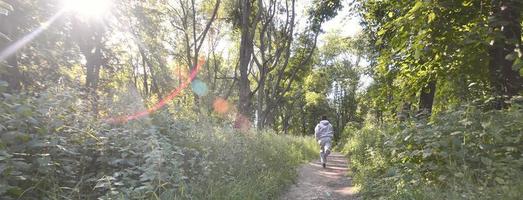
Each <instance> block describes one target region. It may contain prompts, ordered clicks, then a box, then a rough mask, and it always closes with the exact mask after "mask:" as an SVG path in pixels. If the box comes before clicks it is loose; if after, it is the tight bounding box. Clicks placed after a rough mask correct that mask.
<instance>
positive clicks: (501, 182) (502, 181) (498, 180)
mask: <svg viewBox="0 0 523 200" xmlns="http://www.w3.org/2000/svg"><path fill="white" fill-rule="evenodd" d="M494 180H495V181H496V182H497V183H499V184H505V180H503V179H502V178H500V177H496V178H494Z"/></svg>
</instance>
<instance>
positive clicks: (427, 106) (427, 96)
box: [418, 81, 436, 116]
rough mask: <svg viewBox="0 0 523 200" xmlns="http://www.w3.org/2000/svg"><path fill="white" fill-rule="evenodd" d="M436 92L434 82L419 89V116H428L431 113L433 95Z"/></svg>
mask: <svg viewBox="0 0 523 200" xmlns="http://www.w3.org/2000/svg"><path fill="white" fill-rule="evenodd" d="M435 92H436V81H430V82H429V83H428V84H427V85H426V86H425V87H423V88H422V89H421V94H420V98H419V111H418V113H419V114H421V115H425V114H426V115H427V116H430V114H431V113H432V104H434V94H435Z"/></svg>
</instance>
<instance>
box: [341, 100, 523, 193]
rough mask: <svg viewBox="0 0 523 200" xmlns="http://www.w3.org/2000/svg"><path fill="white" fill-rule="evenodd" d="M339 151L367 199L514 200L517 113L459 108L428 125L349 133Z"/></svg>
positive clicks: (522, 135)
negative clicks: (348, 163)
mask: <svg viewBox="0 0 523 200" xmlns="http://www.w3.org/2000/svg"><path fill="white" fill-rule="evenodd" d="M344 134H345V135H346V136H348V138H349V139H348V140H347V141H346V144H345V145H344V147H343V150H344V151H345V153H347V154H348V157H349V158H350V163H351V167H352V168H353V171H354V176H355V180H356V183H357V184H359V185H361V186H362V191H361V193H362V195H363V196H364V197H366V198H369V199H519V198H521V196H523V193H522V192H523V181H521V180H523V179H522V178H523V170H522V169H523V112H522V106H521V105H513V106H512V107H511V108H509V109H508V110H501V111H500V110H490V111H485V110H483V109H482V108H480V107H477V106H464V107H461V108H459V109H457V110H454V111H449V112H446V113H442V114H439V115H438V116H435V117H433V119H432V120H431V121H430V122H426V121H419V120H417V121H416V120H412V121H408V122H405V123H401V124H386V125H382V126H376V125H372V124H367V125H365V126H364V127H362V128H361V129H357V128H354V127H349V128H347V131H346V132H345V133H344Z"/></svg>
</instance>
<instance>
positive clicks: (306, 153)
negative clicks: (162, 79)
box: [0, 90, 316, 199]
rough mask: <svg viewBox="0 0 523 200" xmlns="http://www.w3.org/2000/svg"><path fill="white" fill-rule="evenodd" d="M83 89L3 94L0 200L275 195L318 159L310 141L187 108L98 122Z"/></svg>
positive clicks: (193, 197) (212, 197) (244, 197)
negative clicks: (240, 128) (245, 128)
mask: <svg viewBox="0 0 523 200" xmlns="http://www.w3.org/2000/svg"><path fill="white" fill-rule="evenodd" d="M51 94H52V95H51ZM80 95H81V94H80V93H79V92H74V91H73V92H72V91H68V90H64V91H60V92H53V91H48V92H44V93H40V94H39V95H29V94H20V95H9V94H3V96H2V97H1V98H2V101H0V113H1V115H0V122H1V123H0V131H1V133H0V199H31V198H47V199H96V198H100V199H272V198H275V197H276V196H277V195H279V194H280V192H281V190H282V188H284V187H285V186H287V185H289V184H290V183H291V182H292V180H293V179H294V178H295V176H296V172H295V168H296V166H297V165H299V164H300V163H302V162H303V161H304V160H309V159H310V158H312V157H313V156H316V150H315V147H316V145H315V143H314V141H313V140H312V139H311V138H304V137H294V136H282V135H277V134H274V133H271V132H264V133H254V132H248V133H239V132H236V131H235V130H234V129H233V128H231V126H230V125H228V124H226V123H216V122H210V120H207V119H201V118H198V117H194V116H192V115H183V114H180V112H183V110H182V111H178V113H172V112H173V111H168V110H167V109H165V110H163V111H160V112H159V113H155V114H153V115H151V116H150V117H148V118H145V119H140V120H137V121H132V122H129V123H125V124H108V123H104V122H103V120H102V119H97V118H95V117H93V115H91V114H90V112H88V111H86V110H81V109H79V108H88V107H89V105H87V104H88V102H87V101H84V100H82V98H80ZM169 110H175V109H169ZM173 116H179V117H173ZM180 116H183V117H180Z"/></svg>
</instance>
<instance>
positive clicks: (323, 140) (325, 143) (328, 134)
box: [314, 116, 334, 168]
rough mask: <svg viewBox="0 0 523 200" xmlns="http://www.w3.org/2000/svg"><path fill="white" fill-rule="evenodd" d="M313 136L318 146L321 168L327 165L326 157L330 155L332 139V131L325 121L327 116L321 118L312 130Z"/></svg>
mask: <svg viewBox="0 0 523 200" xmlns="http://www.w3.org/2000/svg"><path fill="white" fill-rule="evenodd" d="M314 136H316V140H317V141H318V143H319V144H320V160H321V165H322V166H323V168H325V167H326V165H327V156H329V154H330V153H331V151H330V148H331V145H332V137H333V136H334V131H333V129H332V125H331V124H330V122H329V121H328V120H327V116H322V117H321V121H320V123H318V125H316V128H314Z"/></svg>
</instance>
